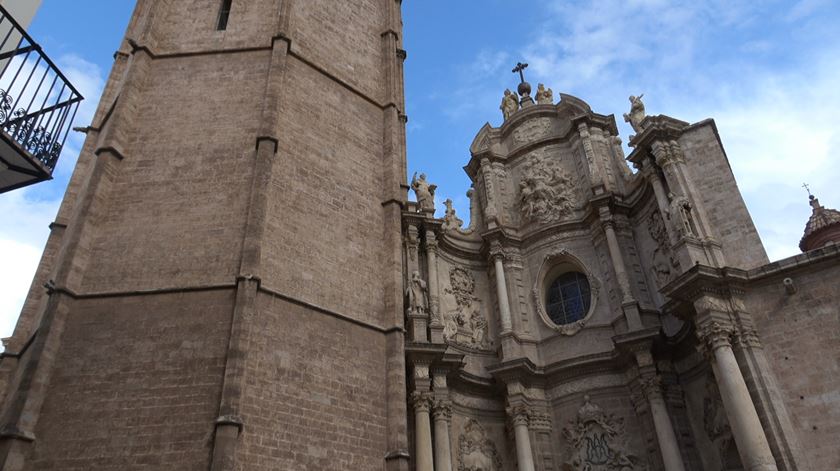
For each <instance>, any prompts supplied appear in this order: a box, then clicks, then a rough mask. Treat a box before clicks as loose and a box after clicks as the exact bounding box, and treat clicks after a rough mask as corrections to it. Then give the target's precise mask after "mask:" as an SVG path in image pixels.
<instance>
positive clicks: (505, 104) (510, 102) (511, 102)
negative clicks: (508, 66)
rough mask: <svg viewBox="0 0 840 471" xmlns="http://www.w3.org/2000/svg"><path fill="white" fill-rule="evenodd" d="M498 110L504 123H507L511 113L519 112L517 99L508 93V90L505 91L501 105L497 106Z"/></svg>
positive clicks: (514, 95) (511, 93)
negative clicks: (500, 111)
mask: <svg viewBox="0 0 840 471" xmlns="http://www.w3.org/2000/svg"><path fill="white" fill-rule="evenodd" d="M499 109H500V110H502V114H503V115H504V117H505V121H507V120H508V118H510V117H511V116H513V113H516V112H517V111H519V97H517V96H516V94H515V93H513V92H512V91H510V89H506V90H505V96H504V97H503V98H502V104H501V105H500V106H499Z"/></svg>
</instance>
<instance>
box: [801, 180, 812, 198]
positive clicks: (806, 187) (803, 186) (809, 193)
mask: <svg viewBox="0 0 840 471" xmlns="http://www.w3.org/2000/svg"><path fill="white" fill-rule="evenodd" d="M802 188H805V191H807V192H808V196H811V187H810V186H808V184H807V183H803V184H802Z"/></svg>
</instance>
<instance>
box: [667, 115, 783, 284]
mask: <svg viewBox="0 0 840 471" xmlns="http://www.w3.org/2000/svg"><path fill="white" fill-rule="evenodd" d="M679 144H680V146H682V148H683V151H684V152H685V161H686V165H687V166H688V169H689V171H690V172H691V179H692V181H693V185H694V187H695V189H696V190H697V191H698V195H697V196H698V197H699V198H700V199H701V200H702V202H703V207H704V209H705V210H706V214H707V215H708V217H709V224H710V225H711V227H712V231H713V233H714V236H715V237H716V238H717V239H718V241H719V242H720V243H721V244H722V246H723V247H722V250H723V253H724V255H725V256H726V262H727V263H726V265H727V266H732V267H738V268H744V269H750V268H756V267H758V266H760V265H763V264H765V263H767V261H768V260H767V254H766V252H765V251H764V246H763V245H762V244H761V239H760V238H759V236H758V231H757V230H756V229H755V225H754V224H753V222H752V218H751V217H750V213H749V211H747V206H746V204H744V199H743V198H742V197H741V192H740V191H739V190H738V183H737V182H736V181H735V176H734V175H733V174H732V168H731V167H730V165H729V160H728V158H727V156H726V154H725V152H724V150H723V147H722V146H721V143H720V140H719V138H718V136H717V129H716V128H715V126H714V122H712V121H711V120H708V121H702V122H700V123H697V124H695V125H692V126H691V127H690V128H688V129H686V130H685V131H684V133H683V134H682V136H681V137H680V139H679Z"/></svg>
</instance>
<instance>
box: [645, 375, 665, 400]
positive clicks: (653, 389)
mask: <svg viewBox="0 0 840 471" xmlns="http://www.w3.org/2000/svg"><path fill="white" fill-rule="evenodd" d="M639 384H640V385H641V387H642V392H643V393H644V395H645V397H646V398H647V400H648V401H651V402H652V401H655V400H660V401H661V400H663V396H662V377H661V376H660V375H658V374H652V375H646V376H643V377H641V378H639Z"/></svg>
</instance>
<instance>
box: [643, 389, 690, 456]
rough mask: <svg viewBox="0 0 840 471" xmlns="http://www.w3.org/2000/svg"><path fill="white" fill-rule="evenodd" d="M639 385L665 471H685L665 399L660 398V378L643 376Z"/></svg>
mask: <svg viewBox="0 0 840 471" xmlns="http://www.w3.org/2000/svg"><path fill="white" fill-rule="evenodd" d="M641 383H642V390H643V391H644V393H645V397H646V398H647V401H648V406H649V407H650V415H651V416H653V426H654V428H655V429H656V439H657V441H659V452H660V453H661V454H662V462H663V463H664V464H665V471H685V466H684V465H683V461H682V455H681V454H680V445H679V443H678V442H677V435H676V434H675V433H674V427H673V425H672V424H671V417H670V414H668V408H667V407H666V406H665V398H663V397H662V384H661V378H660V377H659V375H656V374H651V375H643V376H642V378H641Z"/></svg>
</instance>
